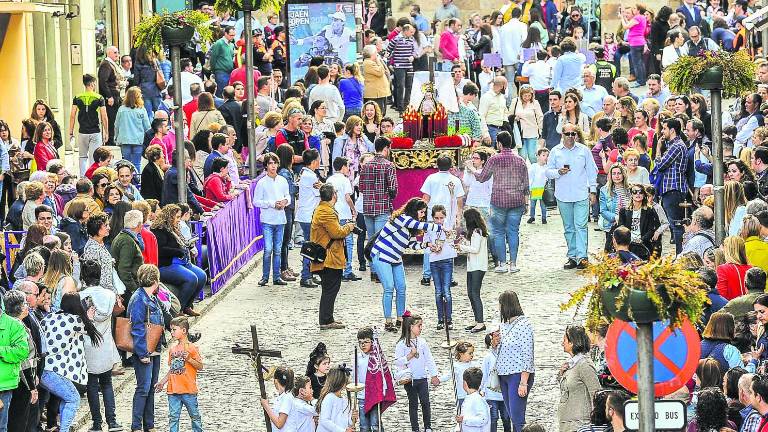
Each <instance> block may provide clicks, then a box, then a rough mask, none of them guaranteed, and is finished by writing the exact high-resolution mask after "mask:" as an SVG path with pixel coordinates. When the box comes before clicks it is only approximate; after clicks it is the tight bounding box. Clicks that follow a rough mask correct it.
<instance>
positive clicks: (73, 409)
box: [3, 371, 80, 432]
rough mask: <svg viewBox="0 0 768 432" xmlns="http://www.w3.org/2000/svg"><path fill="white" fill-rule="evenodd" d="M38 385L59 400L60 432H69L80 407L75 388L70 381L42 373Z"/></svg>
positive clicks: (59, 376) (48, 373)
mask: <svg viewBox="0 0 768 432" xmlns="http://www.w3.org/2000/svg"><path fill="white" fill-rule="evenodd" d="M40 383H41V384H42V385H43V387H45V388H46V389H48V391H49V392H51V394H54V395H56V396H58V397H59V399H61V403H60V404H59V415H60V416H61V418H60V421H61V428H60V431H61V432H69V429H70V428H71V427H72V422H73V421H74V420H75V413H77V408H78V407H80V393H78V392H77V388H75V385H74V384H72V381H70V380H68V379H66V378H64V377H63V376H61V375H59V374H57V373H53V372H49V371H44V372H43V376H42V378H41V379H40ZM8 402H10V398H8ZM9 406H10V404H9V405H7V406H5V407H3V411H7V410H8V407H9ZM48 415H49V416H52V415H53V416H55V415H56V414H54V413H48Z"/></svg>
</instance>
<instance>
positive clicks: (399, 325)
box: [395, 320, 403, 328]
mask: <svg viewBox="0 0 768 432" xmlns="http://www.w3.org/2000/svg"><path fill="white" fill-rule="evenodd" d="M395 325H396V326H397V328H400V327H402V326H403V321H402V320H396V321H395Z"/></svg>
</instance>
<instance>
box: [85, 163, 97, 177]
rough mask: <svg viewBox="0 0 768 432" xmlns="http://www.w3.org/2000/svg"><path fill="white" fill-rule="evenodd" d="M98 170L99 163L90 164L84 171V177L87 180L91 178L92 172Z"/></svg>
mask: <svg viewBox="0 0 768 432" xmlns="http://www.w3.org/2000/svg"><path fill="white" fill-rule="evenodd" d="M98 168H99V163H98V162H94V163H92V164H91V166H89V167H88V169H87V170H85V177H86V178H88V179H92V178H93V172H94V171H96V170H97V169H98Z"/></svg>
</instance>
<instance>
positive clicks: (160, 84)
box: [153, 61, 166, 90]
mask: <svg viewBox="0 0 768 432" xmlns="http://www.w3.org/2000/svg"><path fill="white" fill-rule="evenodd" d="M153 69H155V85H157V88H158V89H159V90H165V87H166V83H165V76H164V75H163V71H162V70H160V65H159V64H158V63H157V61H155V66H154V68H153Z"/></svg>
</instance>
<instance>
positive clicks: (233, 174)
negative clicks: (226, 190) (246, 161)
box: [222, 147, 240, 187]
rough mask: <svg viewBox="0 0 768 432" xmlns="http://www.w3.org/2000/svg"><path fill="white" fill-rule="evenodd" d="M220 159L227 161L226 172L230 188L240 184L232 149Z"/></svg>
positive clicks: (238, 171)
mask: <svg viewBox="0 0 768 432" xmlns="http://www.w3.org/2000/svg"><path fill="white" fill-rule="evenodd" d="M222 157H223V158H224V159H226V160H228V161H229V163H228V164H227V171H228V172H229V181H230V183H232V187H235V186H237V185H239V184H240V170H238V169H237V161H236V160H235V150H233V149H232V147H230V148H229V151H228V152H227V153H226V154H224V155H222Z"/></svg>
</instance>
